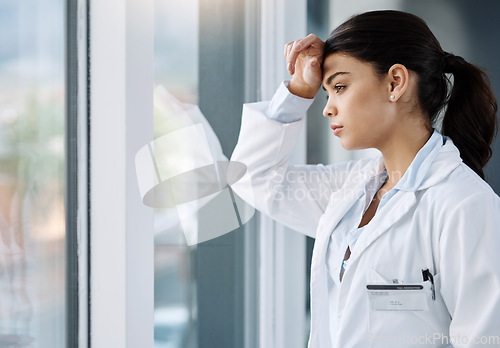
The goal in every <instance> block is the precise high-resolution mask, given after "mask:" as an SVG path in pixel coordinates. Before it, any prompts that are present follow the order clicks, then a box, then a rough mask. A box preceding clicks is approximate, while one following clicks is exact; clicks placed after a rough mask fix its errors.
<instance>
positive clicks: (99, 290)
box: [89, 0, 154, 348]
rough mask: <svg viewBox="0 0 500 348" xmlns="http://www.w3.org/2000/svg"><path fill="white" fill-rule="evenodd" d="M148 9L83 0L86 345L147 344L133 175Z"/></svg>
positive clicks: (133, 1)
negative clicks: (86, 38) (86, 33)
mask: <svg viewBox="0 0 500 348" xmlns="http://www.w3.org/2000/svg"><path fill="white" fill-rule="evenodd" d="M153 11H154V2H153V0H146V1H145V0H108V1H99V0H90V18H89V28H90V42H89V57H90V63H89V64H90V116H91V117H90V128H89V132H90V160H91V161H90V183H91V184H90V207H89V208H90V210H89V212H90V246H91V252H90V270H91V272H90V284H91V287H90V325H89V329H90V342H89V344H90V346H92V347H145V348H148V347H149V348H152V347H153V340H154V335H153V310H154V307H153V301H154V296H153V294H154V290H153V280H154V273H153V270H154V262H153V255H154V248H153V245H154V244H153V209H151V208H149V207H146V206H145V205H144V204H142V200H141V197H140V194H139V190H138V185H137V179H136V175H135V154H136V152H137V151H138V150H139V149H140V148H141V147H142V146H143V145H144V144H146V143H148V142H149V141H151V140H152V139H153V117H152V115H153V70H154V64H153V31H154V28H153V18H154V17H153V13H154V12H153ZM148 115H149V116H148ZM110 212H112V214H110Z"/></svg>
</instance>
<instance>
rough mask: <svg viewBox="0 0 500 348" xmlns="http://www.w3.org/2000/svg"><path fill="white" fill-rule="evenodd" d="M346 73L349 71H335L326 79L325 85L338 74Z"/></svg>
mask: <svg viewBox="0 0 500 348" xmlns="http://www.w3.org/2000/svg"><path fill="white" fill-rule="evenodd" d="M347 74H350V72H348V71H337V72H336V73H335V74H332V75H330V76H329V77H328V79H326V85H329V84H330V83H332V81H333V79H334V78H336V77H337V76H339V75H347ZM323 89H325V87H324V86H323Z"/></svg>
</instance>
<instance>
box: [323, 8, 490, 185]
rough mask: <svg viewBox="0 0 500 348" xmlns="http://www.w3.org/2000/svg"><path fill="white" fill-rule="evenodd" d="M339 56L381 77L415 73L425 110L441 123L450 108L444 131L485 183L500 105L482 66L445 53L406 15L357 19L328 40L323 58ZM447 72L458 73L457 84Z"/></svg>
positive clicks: (368, 14) (425, 28)
mask: <svg viewBox="0 0 500 348" xmlns="http://www.w3.org/2000/svg"><path fill="white" fill-rule="evenodd" d="M336 52H342V53H346V54H348V55H350V56H352V57H355V58H357V59H359V60H362V61H365V62H368V63H371V64H372V66H373V67H374V69H375V71H376V73H377V74H379V75H381V76H383V75H385V74H387V72H388V71H389V69H390V67H391V66H392V65H394V64H397V63H399V64H403V65H404V66H405V67H406V68H407V69H409V70H412V71H413V72H415V73H416V74H417V75H418V99H419V103H420V107H421V109H422V110H423V111H424V112H425V113H426V114H427V115H428V117H429V119H430V121H431V124H435V123H436V118H437V115H438V114H439V111H440V110H441V109H443V108H444V107H445V106H447V108H446V112H445V114H444V118H443V122H442V129H441V130H440V131H441V133H442V134H443V135H446V136H449V137H450V138H451V139H452V140H453V143H454V144H455V145H456V146H457V148H458V149H459V151H460V156H461V157H462V160H463V161H464V163H465V164H467V165H468V166H469V167H470V168H472V169H473V170H474V171H475V172H476V173H477V174H478V175H479V176H480V177H481V178H483V179H484V173H483V167H484V166H485V165H486V163H487V162H488V161H489V159H490V157H491V154H492V150H491V143H492V141H493V139H494V138H495V136H496V133H497V129H498V125H497V117H496V113H497V110H498V106H497V102H496V99H495V96H494V94H493V91H492V90H491V87H490V84H489V80H488V77H487V76H486V74H485V73H484V72H483V71H482V70H481V69H480V68H478V67H477V66H475V65H472V64H470V63H468V62H466V61H465V60H464V59H463V58H462V57H459V56H455V55H453V54H451V53H447V52H445V51H443V49H442V48H441V45H440V44H439V42H438V40H437V39H436V37H435V36H434V34H433V33H432V32H431V30H430V29H429V27H428V26H427V24H426V23H425V22H424V21H423V20H422V19H421V18H419V17H417V16H415V15H412V14H409V13H406V12H400V11H391V10H387V11H372V12H366V13H362V14H360V15H356V16H353V17H351V18H350V19H348V20H347V21H346V22H344V23H343V24H341V25H340V26H338V27H337V28H336V29H335V30H334V31H333V32H332V33H331V34H330V36H329V37H328V39H327V40H326V42H325V48H324V54H323V59H324V58H326V57H327V56H329V55H331V54H333V53H336ZM447 73H451V74H453V84H451V81H450V79H449V78H448V76H447V75H446V74H447ZM451 85H452V87H451ZM450 87H451V88H450ZM450 89H451V90H450Z"/></svg>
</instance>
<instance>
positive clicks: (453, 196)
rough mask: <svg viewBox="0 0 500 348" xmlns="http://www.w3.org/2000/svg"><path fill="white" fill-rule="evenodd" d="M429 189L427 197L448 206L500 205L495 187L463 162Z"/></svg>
mask: <svg viewBox="0 0 500 348" xmlns="http://www.w3.org/2000/svg"><path fill="white" fill-rule="evenodd" d="M427 191H428V192H427V198H429V199H434V200H436V201H437V202H440V204H444V205H447V206H463V205H470V204H482V205H484V204H493V205H496V206H498V207H500V197H499V196H498V195H497V194H496V192H495V191H494V190H493V188H492V187H491V186H490V185H489V184H488V183H487V182H486V181H485V180H483V179H482V178H481V177H480V176H479V175H477V173H476V172H474V171H473V170H472V169H471V168H470V167H469V166H467V165H466V164H465V163H463V162H462V163H461V164H459V165H458V166H457V167H456V168H455V169H454V170H453V171H452V172H451V173H450V174H449V175H448V176H447V177H446V178H444V180H441V181H440V182H439V183H437V184H436V185H433V186H431V187H429V188H428V189H427ZM446 203H448V204H446Z"/></svg>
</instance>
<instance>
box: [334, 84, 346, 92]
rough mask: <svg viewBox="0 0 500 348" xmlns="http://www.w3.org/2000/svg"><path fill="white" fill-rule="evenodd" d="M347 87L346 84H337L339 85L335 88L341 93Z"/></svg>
mask: <svg viewBox="0 0 500 348" xmlns="http://www.w3.org/2000/svg"><path fill="white" fill-rule="evenodd" d="M345 87H346V86H342V85H337V86H335V87H334V88H335V89H336V90H337V93H339V92H342V90H343V89H344V88H345Z"/></svg>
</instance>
